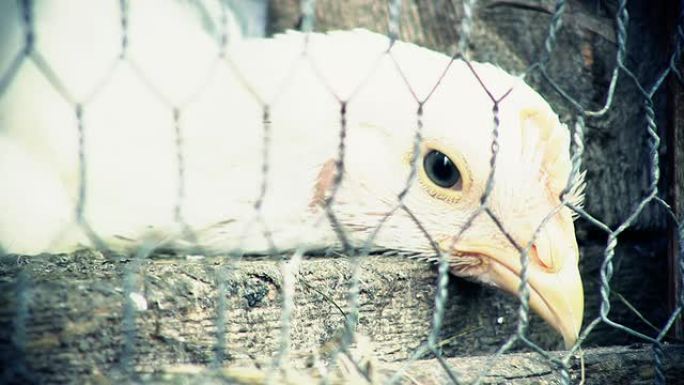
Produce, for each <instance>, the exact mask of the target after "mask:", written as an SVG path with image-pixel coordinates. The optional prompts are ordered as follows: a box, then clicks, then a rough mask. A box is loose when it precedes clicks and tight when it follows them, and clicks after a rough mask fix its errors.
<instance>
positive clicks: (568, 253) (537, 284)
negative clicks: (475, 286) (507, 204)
mask: <svg viewBox="0 0 684 385" xmlns="http://www.w3.org/2000/svg"><path fill="white" fill-rule="evenodd" d="M559 222H560V221H558V222H556V223H554V221H550V222H549V223H547V224H546V225H545V226H544V228H543V229H542V231H541V233H540V234H539V236H538V237H537V239H536V241H535V242H534V246H533V247H532V248H531V250H530V251H529V253H528V255H529V264H528V281H527V287H528V289H529V293H530V297H529V304H530V307H531V309H532V310H533V311H535V312H536V313H537V314H538V315H540V316H541V317H542V318H543V319H544V320H545V321H546V322H547V323H548V324H550V325H551V326H552V327H553V328H554V329H555V330H556V331H558V333H560V334H561V336H563V340H564V342H565V346H566V348H570V347H572V346H573V345H574V343H575V341H576V340H577V336H578V334H579V331H580V328H581V326H582V317H583V313H584V290H583V288H582V279H581V278H580V274H579V269H578V266H577V262H578V249H577V241H576V240H575V233H574V228H573V226H572V220H571V219H570V223H569V229H568V224H567V222H566V223H559ZM568 230H569V231H568ZM463 241H464V242H458V243H457V244H455V245H454V247H453V248H452V250H456V251H457V253H458V254H459V255H461V256H464V255H465V256H476V257H478V258H480V259H481V260H482V261H481V262H482V263H481V265H480V266H481V267H482V268H483V269H477V270H481V271H479V272H476V273H470V274H468V273H465V274H464V272H463V271H458V270H456V269H452V271H453V272H454V273H455V274H456V275H460V276H464V275H466V276H470V277H473V278H475V279H479V280H481V281H484V282H486V283H490V284H492V285H494V286H496V287H499V288H501V289H503V290H505V291H506V292H509V293H511V294H514V295H517V294H518V290H519V287H520V282H521V279H520V272H521V263H520V252H518V250H516V249H515V248H514V247H513V245H510V242H497V243H498V244H497V245H492V243H491V242H483V241H482V238H480V239H479V242H470V241H468V240H467V239H464V240H463Z"/></svg>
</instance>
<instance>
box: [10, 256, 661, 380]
mask: <svg viewBox="0 0 684 385" xmlns="http://www.w3.org/2000/svg"><path fill="white" fill-rule="evenodd" d="M280 263H281V262H279V261H277V260H270V259H269V260H264V259H262V260H249V259H246V260H242V261H237V262H232V263H231V262H229V259H225V258H215V259H199V260H186V259H184V258H181V257H180V256H174V257H173V258H171V257H168V256H167V257H164V256H154V257H153V258H150V259H148V260H145V261H141V262H140V263H139V266H138V268H135V266H136V263H135V262H134V261H131V260H127V259H116V258H114V259H112V258H107V257H105V256H103V255H102V254H100V253H94V252H80V253H76V254H72V255H52V256H41V257H32V258H21V257H16V256H15V257H9V256H8V257H5V259H4V260H3V261H2V263H1V264H0V367H2V368H3V370H4V373H3V376H11V375H15V374H16V373H14V371H16V370H19V371H21V370H20V369H17V368H25V369H26V370H27V371H28V372H29V373H31V376H32V377H33V379H35V380H37V381H38V382H40V383H54V382H57V383H62V382H80V381H83V380H85V379H88V378H91V377H92V376H96V375H102V376H104V377H105V378H109V376H110V374H111V373H116V372H117V371H120V370H121V369H122V360H123V359H124V357H122V354H123V352H124V351H125V347H124V345H125V330H126V326H125V325H126V323H125V319H124V317H123V314H124V312H125V305H126V300H125V290H124V287H125V285H126V284H127V283H126V277H128V278H133V279H132V280H131V281H129V282H133V286H132V287H133V293H136V294H135V295H136V296H138V298H143V299H144V301H142V302H139V303H144V304H145V307H144V308H142V307H140V306H139V307H138V310H137V311H135V312H134V317H133V318H132V319H133V321H134V328H133V332H132V335H134V339H133V340H132V341H133V342H134V345H133V348H132V351H131V352H132V354H131V356H130V358H131V359H132V362H135V365H134V368H135V370H136V371H139V372H141V373H152V372H157V371H159V370H161V368H163V367H167V366H173V365H181V364H196V365H203V366H206V365H209V364H210V363H212V362H213V361H214V358H215V349H216V346H217V319H218V318H217V316H218V314H219V313H220V314H221V315H222V317H223V319H224V320H225V329H226V334H225V340H224V343H225V345H224V346H225V348H224V349H223V350H222V353H223V354H224V355H225V357H226V360H225V362H224V364H226V365H232V366H235V365H238V366H245V365H253V363H254V362H262V363H263V362H270V359H271V357H272V355H273V354H274V352H276V351H277V349H278V343H279V337H280V316H281V309H282V308H281V296H280V294H279V293H280V289H281V287H282V282H283V280H282V274H281V271H280V267H279V266H280V265H279V264H280ZM361 263H362V264H361V271H362V274H361V277H360V285H361V286H360V289H361V291H360V293H361V298H360V324H359V328H358V332H359V333H362V334H363V335H366V336H368V337H369V338H370V340H371V341H372V350H373V355H374V357H377V359H379V360H381V361H383V362H389V363H391V362H395V363H397V364H396V365H399V363H401V362H403V361H405V360H406V359H407V358H408V357H409V356H410V355H411V354H413V353H414V351H415V350H416V348H418V347H419V346H420V345H421V344H422V343H424V342H425V341H426V338H427V334H428V333H429V331H430V324H431V319H432V315H433V308H434V294H435V282H436V278H437V276H436V271H435V268H434V266H431V265H428V264H426V263H423V262H418V261H412V260H407V259H403V258H396V257H381V256H371V257H368V258H365V259H364V260H362V261H361ZM20 271H21V272H23V273H21V274H20ZM349 277H350V261H349V260H348V259H346V258H331V257H325V258H324V257H316V258H309V259H305V260H304V261H303V262H302V264H301V266H300V271H299V276H298V279H297V284H296V294H295V308H294V313H293V317H292V320H291V323H290V328H289V332H290V347H291V356H290V360H289V361H288V365H290V366H291V367H292V368H302V367H306V366H307V365H309V364H310V363H311V360H312V359H314V358H315V357H325V356H326V354H327V351H328V350H329V348H331V347H334V346H336V345H337V343H338V338H339V336H340V333H341V331H342V329H343V327H344V324H343V322H344V319H343V313H345V312H346V311H347V309H348V306H347V304H346V300H345V295H346V292H347V282H348V280H349ZM220 281H221V282H220ZM22 286H23V288H22ZM219 288H223V291H222V294H220V293H219ZM219 295H222V297H223V301H224V305H223V306H224V308H223V311H222V312H221V310H220V305H219V302H218V298H219ZM516 308H517V306H516V301H515V300H513V299H512V298H509V297H508V296H504V295H503V294H501V293H499V292H497V291H495V290H493V289H489V288H483V287H481V286H479V285H474V284H470V283H467V282H464V281H461V280H456V279H452V282H451V283H450V286H449V301H448V306H447V310H446V317H445V325H444V330H443V333H442V338H443V340H442V346H441V348H442V351H443V353H444V354H445V355H446V356H455V355H459V356H463V355H477V354H490V353H493V352H494V351H495V350H496V349H497V348H498V347H499V346H501V344H502V343H503V342H504V341H505V340H506V339H507V338H508V337H509V336H510V335H512V334H513V332H514V330H515V326H516V315H515V314H516ZM22 309H23V312H22ZM22 314H23V315H22ZM22 317H23V318H22ZM599 334H600V335H602V334H603V332H599ZM528 336H529V337H530V338H531V339H532V340H533V341H535V342H536V343H539V344H540V345H541V346H542V347H544V348H545V349H550V350H553V349H557V348H558V347H559V346H560V343H561V341H560V340H559V338H558V337H556V336H555V335H554V334H553V333H552V332H550V331H549V330H548V328H547V327H546V325H545V324H544V323H543V322H541V320H539V319H537V318H533V320H532V325H531V327H530V330H529V333H528ZM608 336H609V337H610V336H613V337H614V336H615V333H612V334H608ZM604 342H609V341H604ZM326 347H327V348H326ZM327 349H328V350H327ZM519 350H521V346H516V347H515V348H514V351H519ZM621 354H622V353H619V354H618V355H617V356H615V357H617V358H615V359H616V360H619V359H622V358H619V357H622V356H621ZM424 358H429V355H428V356H427V357H424ZM506 360H507V359H504V360H502V361H501V362H503V363H504V364H502V365H506V364H505V363H506V362H507V361H506ZM641 360H642V361H643V362H642V363H641V364H639V365H641V366H640V367H643V368H646V367H647V366H648V365H647V364H646V358H643V359H641ZM453 362H460V360H456V361H453ZM473 362H474V361H473ZM525 362H526V361H525ZM392 365H394V364H392ZM392 365H390V366H389V367H396V365H395V366H392ZM513 367H517V366H515V365H514V366H513ZM502 370H503V369H502ZM531 370H532V369H531ZM534 370H538V369H534ZM539 370H540V369H539ZM616 370H617V369H616ZM620 370H623V369H620ZM625 370H632V368H630V369H625ZM644 370H645V369H644ZM433 371H434V370H433ZM547 371H548V370H545V371H543V372H544V373H546V372H547ZM430 372H431V371H430V370H426V371H425V373H430ZM16 375H18V374H16ZM0 378H3V377H0ZM4 378H6V377H4ZM523 383H524V382H523Z"/></svg>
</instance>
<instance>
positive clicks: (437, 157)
mask: <svg viewBox="0 0 684 385" xmlns="http://www.w3.org/2000/svg"><path fill="white" fill-rule="evenodd" d="M423 168H424V169H425V173H426V174H427V176H428V178H430V180H431V181H432V182H433V183H434V184H436V185H437V186H439V187H444V188H451V187H454V186H455V185H456V184H457V183H458V182H459V181H460V180H461V173H460V172H459V171H458V169H457V168H456V165H455V164H454V162H452V161H451V159H449V157H448V156H446V155H444V154H443V153H441V152H439V151H436V150H432V151H430V152H429V153H427V155H425V158H424V159H423Z"/></svg>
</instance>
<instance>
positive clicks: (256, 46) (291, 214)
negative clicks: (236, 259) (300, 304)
mask: <svg viewBox="0 0 684 385" xmlns="http://www.w3.org/2000/svg"><path fill="white" fill-rule="evenodd" d="M114 3H118V2H114V1H113V2H112V4H110V6H109V7H108V8H98V7H95V6H92V5H91V6H88V5H89V4H90V2H89V1H81V2H79V3H78V4H74V5H78V7H76V6H75V7H67V6H60V7H52V6H47V5H42V6H40V7H38V9H37V10H36V23H37V41H38V45H37V46H36V49H37V53H38V54H39V55H40V56H42V57H45V60H46V62H47V63H48V66H49V68H50V69H51V71H53V72H54V73H55V75H56V77H57V78H58V79H59V81H60V83H61V84H63V85H64V87H65V89H66V93H67V94H68V95H69V97H71V98H73V103H70V102H69V101H68V100H65V98H64V95H60V93H59V92H58V91H56V89H55V84H51V83H50V81H49V80H48V79H47V78H46V74H45V72H44V69H45V68H41V67H40V66H36V65H35V62H34V61H32V60H31V59H30V58H26V59H24V62H23V63H22V65H21V67H20V68H19V70H18V72H17V73H16V74H15V75H14V77H13V78H12V81H11V83H10V85H9V87H8V88H7V89H6V90H5V92H4V94H2V95H0V147H1V148H0V150H2V153H3V155H2V158H1V159H0V160H1V161H2V166H1V167H0V180H2V183H3V188H2V189H1V191H0V209H2V216H1V217H2V219H1V220H0V244H1V245H2V247H3V248H5V249H6V250H7V251H10V252H15V253H26V254H35V253H39V252H44V251H51V252H55V251H70V250H73V249H75V248H77V247H81V246H91V245H92V244H91V240H90V239H89V238H88V237H87V236H86V235H85V234H84V233H83V231H81V230H80V227H79V226H77V225H76V218H75V215H74V213H75V212H76V206H77V202H78V188H79V183H80V179H79V158H78V155H79V131H78V121H77V119H76V117H75V112H74V111H75V105H74V103H76V104H82V105H83V117H82V124H83V130H84V144H85V146H84V151H85V159H86V166H87V173H86V182H87V184H86V190H85V193H86V194H85V197H86V199H85V212H84V213H85V216H84V218H85V220H86V221H87V223H88V224H89V225H90V227H91V228H92V229H93V230H94V231H95V233H96V234H98V236H99V237H101V238H102V239H103V240H104V241H105V242H106V243H107V244H108V245H109V246H110V247H112V248H114V249H118V250H124V251H125V250H130V249H132V248H133V247H136V246H138V245H139V244H140V243H141V242H144V241H146V240H154V241H155V242H158V243H159V244H162V245H165V246H167V247H177V248H184V247H186V246H189V245H190V244H191V243H192V242H191V241H197V242H198V243H199V245H200V246H201V247H202V248H204V249H205V250H208V251H211V252H226V251H235V250H242V251H250V252H265V251H268V249H269V246H270V245H269V244H268V242H267V241H266V238H265V236H264V227H263V226H262V225H261V224H260V222H258V221H257V216H256V210H255V208H254V205H255V202H256V200H257V199H258V197H259V196H260V188H261V182H262V181H261V176H262V171H261V170H262V164H263V163H262V161H263V157H262V154H263V146H262V143H263V139H264V137H263V134H264V121H263V114H264V111H265V108H266V106H268V110H269V112H270V116H269V123H268V127H269V129H270V137H269V139H270V144H271V146H270V147H269V157H268V159H267V162H268V180H267V184H266V186H267V188H266V195H265V197H264V201H263V206H262V214H263V222H264V223H265V227H266V228H267V229H268V231H269V232H270V233H271V234H272V237H273V241H274V243H275V246H276V247H278V248H281V249H292V248H295V247H298V246H301V245H304V246H306V247H307V248H319V247H324V246H330V245H334V244H337V243H338V240H337V237H336V236H335V233H334V231H332V229H331V226H330V224H329V223H328V221H327V219H326V218H325V216H324V215H323V212H322V210H321V209H320V207H312V201H313V200H314V191H315V188H314V186H315V184H316V181H317V176H318V174H319V172H320V170H321V168H322V167H323V165H324V164H326V162H329V161H331V160H333V161H334V160H335V159H336V157H337V146H338V137H339V132H340V125H341V114H340V109H341V105H342V103H341V102H346V103H348V104H347V114H346V115H345V118H346V124H347V126H346V128H347V138H346V143H345V144H346V152H345V157H344V162H345V174H344V179H343V183H342V186H341V188H340V190H339V192H338V194H337V196H336V200H335V202H336V203H335V204H334V205H333V208H334V210H335V213H336V215H337V216H338V218H339V220H340V221H341V223H342V225H343V227H344V229H345V231H346V232H347V233H348V235H349V236H350V239H351V240H352V242H353V243H355V244H362V243H363V241H364V240H365V238H366V237H367V236H368V235H369V234H370V233H371V232H372V230H373V229H374V227H375V226H376V225H377V224H379V221H380V219H381V217H382V215H383V214H384V213H386V212H388V211H389V210H390V209H391V208H392V207H394V206H395V205H396V203H397V194H398V193H399V192H400V191H401V190H402V189H403V188H404V187H405V184H406V180H407V177H408V175H409V172H410V165H409V162H407V159H409V158H410V157H411V151H412V148H413V138H414V135H415V130H416V128H417V126H418V113H417V111H418V106H419V102H421V101H422V100H423V99H424V98H425V97H427V95H429V94H430V92H431V90H432V89H433V88H434V87H435V84H437V82H439V86H438V87H437V89H436V91H435V92H434V94H432V95H431V97H430V99H429V100H428V101H427V102H426V103H425V105H424V114H423V116H422V117H421V119H422V124H423V127H424V131H423V136H424V138H425V139H426V140H431V141H435V142H439V143H441V144H442V145H443V146H444V147H445V148H448V149H450V150H453V151H456V152H458V153H460V154H461V156H462V157H463V158H464V159H465V160H466V162H467V164H468V168H469V169H470V172H471V173H472V175H473V176H474V177H473V178H474V179H475V181H476V182H477V183H475V184H474V186H475V187H474V190H473V192H472V194H471V195H472V196H470V195H469V198H468V199H465V198H464V199H463V200H462V201H460V202H456V203H450V202H446V201H443V200H438V199H435V198H434V197H432V196H430V194H428V192H427V191H426V190H425V189H424V188H422V187H421V185H420V184H419V183H415V184H414V186H412V188H411V190H410V193H409V194H408V195H407V196H406V203H407V205H408V206H409V207H411V208H412V210H413V211H414V212H415V213H416V214H417V215H418V216H419V219H420V220H421V221H422V222H423V225H424V226H425V228H426V229H428V231H429V232H430V233H431V234H432V235H433V236H435V237H436V238H438V239H440V238H444V237H447V236H452V235H453V234H454V233H455V231H456V230H457V229H458V228H459V226H462V225H463V223H464V222H465V219H466V218H467V217H468V214H469V213H471V212H473V210H475V209H476V207H477V206H478V204H479V201H478V197H479V194H481V192H482V189H483V186H484V181H485V180H486V177H487V175H488V173H489V158H490V152H489V148H490V143H491V130H492V127H493V115H492V108H493V102H492V100H491V99H490V96H489V95H488V94H487V92H486V91H485V88H483V87H482V85H481V84H480V83H479V82H478V80H477V78H476V77H475V76H474V74H473V72H472V71H471V70H470V69H469V68H468V66H466V64H465V63H464V62H462V61H455V62H453V63H451V65H450V67H449V70H448V71H447V72H446V74H445V75H444V76H443V77H442V75H441V74H442V73H443V72H444V71H445V69H446V68H447V67H448V66H449V64H450V58H449V57H447V56H445V55H442V54H439V53H436V52H433V51H429V50H427V49H424V48H420V47H417V46H414V45H411V44H407V43H402V42H397V43H396V44H395V45H394V46H393V47H392V49H391V54H387V53H386V52H387V49H388V48H389V41H388V39H387V38H386V37H384V36H382V35H379V34H374V33H371V32H368V31H364V30H355V31H344V32H343V31H339V32H332V33H328V34H312V35H310V36H306V35H304V34H301V33H297V32H288V33H287V34H284V35H278V36H276V37H275V38H272V39H260V40H243V41H233V42H231V45H230V46H229V47H228V50H227V52H226V55H225V57H224V58H221V57H219V52H220V51H221V49H220V47H219V45H218V43H217V36H216V31H215V30H212V29H211V28H207V27H206V20H204V19H202V18H201V17H198V16H197V14H196V13H194V12H191V11H190V10H188V9H187V4H185V3H182V2H168V1H164V2H158V1H145V2H132V3H131V9H130V29H129V33H128V35H127V38H128V50H127V51H126V56H125V59H123V60H120V59H118V58H117V57H118V54H119V53H120V52H119V46H120V43H121V41H120V37H121V34H120V30H119V29H118V28H119V27H118V22H119V20H118V18H117V17H118V13H117V12H118V11H117V10H116V8H115V4H114ZM40 4H42V3H40ZM84 7H86V8H84ZM71 9H79V10H80V11H79V12H83V13H78V14H70V12H71V11H67V10H71ZM89 12H90V13H89ZM473 65H474V68H475V71H476V72H477V74H478V75H479V76H480V77H481V78H482V79H483V81H484V83H485V85H486V89H487V90H489V92H490V93H491V94H492V95H494V96H495V97H498V96H501V95H503V94H504V93H506V92H507V91H508V90H509V89H510V88H511V87H513V91H512V93H511V94H510V95H509V96H508V97H507V98H506V99H505V101H504V102H502V103H501V106H500V107H501V108H500V119H501V125H500V127H499V129H500V132H501V138H500V141H501V147H500V153H499V160H498V163H497V165H498V171H497V174H496V176H497V185H496V186H497V187H496V189H495V191H494V193H493V199H492V200H493V201H494V207H495V210H496V211H497V212H500V213H502V215H503V216H505V217H506V218H507V220H511V221H515V220H514V219H511V218H514V216H512V215H506V212H507V210H508V211H514V212H525V211H527V212H533V214H534V215H536V217H543V215H542V214H541V213H536V212H535V211H534V210H530V208H529V207H527V205H529V204H530V202H533V201H534V200H535V199H545V196H546V195H545V190H544V187H543V183H540V179H539V175H540V173H539V168H540V167H541V166H540V156H541V155H540V154H539V153H536V152H534V151H532V152H530V151H527V152H526V151H523V150H522V148H525V143H524V140H525V138H523V137H522V136H521V134H520V127H519V126H520V123H519V116H518V113H519V110H520V109H521V108H523V107H528V106H529V105H532V106H536V107H538V108H542V109H546V110H550V109H549V107H548V105H546V103H545V102H544V101H543V99H541V97H539V96H538V95H537V94H536V93H534V91H532V90H531V89H530V88H529V87H527V86H526V85H525V84H524V83H523V82H522V81H520V80H518V79H516V78H514V77H512V76H509V75H508V74H506V73H505V72H504V71H502V70H500V69H498V68H495V67H493V66H491V65H488V64H477V63H474V64H473ZM112 68H113V69H112ZM94 91H96V92H94ZM174 111H176V116H175V117H174ZM177 133H179V134H180V136H178V135H177ZM530 140H534V139H530ZM537 140H538V138H537ZM179 144H180V147H179ZM179 149H180V150H179ZM179 151H180V152H179ZM566 151H567V148H566ZM565 157H566V158H567V154H565ZM180 159H182V171H183V175H184V179H183V186H184V189H185V190H184V192H183V195H182V200H181V201H180V204H181V212H180V214H181V219H182V220H183V221H184V222H185V223H186V224H188V225H189V226H190V228H191V229H192V230H193V231H192V232H193V233H194V234H195V236H196V237H197V238H196V239H194V240H193V239H188V238H187V237H186V236H185V235H184V232H183V231H182V228H181V226H180V225H179V221H178V220H177V219H178V218H176V216H175V211H174V210H175V208H176V205H177V204H178V203H179V200H178V197H179V186H180V185H179V183H181V181H180V179H179V173H178V169H179V160H180ZM478 186H479V187H478ZM521 186H524V188H525V189H526V191H527V192H525V193H522V192H521ZM516 205H517V206H516ZM537 211H539V210H537ZM531 215H532V214H531ZM375 244H376V245H377V246H378V247H386V248H393V249H404V250H409V251H426V252H429V250H430V247H429V243H428V242H427V239H426V238H425V237H424V236H423V235H422V232H421V231H420V230H419V229H418V228H417V226H416V225H415V223H413V221H412V220H411V218H410V217H409V216H408V215H407V214H406V213H405V212H401V211H399V212H397V213H396V215H394V216H393V217H392V218H391V219H390V220H389V221H388V222H387V223H386V225H385V227H383V229H382V231H381V232H380V234H379V235H378V238H377V239H376V241H375Z"/></svg>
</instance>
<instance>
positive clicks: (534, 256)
mask: <svg viewBox="0 0 684 385" xmlns="http://www.w3.org/2000/svg"><path fill="white" fill-rule="evenodd" d="M529 255H530V260H531V261H533V262H534V263H536V264H538V265H539V266H541V267H542V268H543V269H545V270H551V268H552V266H549V265H548V264H547V263H546V262H545V261H544V258H542V257H541V256H540V255H539V250H538V248H537V244H536V243H533V244H532V247H530V252H529Z"/></svg>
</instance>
